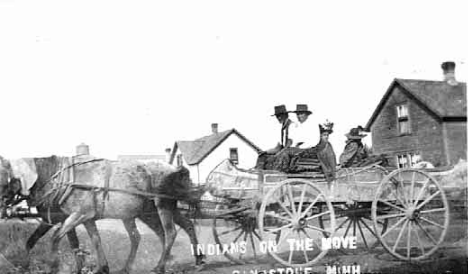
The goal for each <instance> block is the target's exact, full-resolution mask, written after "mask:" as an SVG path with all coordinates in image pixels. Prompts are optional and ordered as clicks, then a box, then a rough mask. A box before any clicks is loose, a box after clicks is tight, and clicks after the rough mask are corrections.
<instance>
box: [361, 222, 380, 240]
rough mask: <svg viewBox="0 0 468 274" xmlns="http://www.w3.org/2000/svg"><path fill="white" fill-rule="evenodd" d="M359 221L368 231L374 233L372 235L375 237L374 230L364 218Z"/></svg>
mask: <svg viewBox="0 0 468 274" xmlns="http://www.w3.org/2000/svg"><path fill="white" fill-rule="evenodd" d="M361 223H362V224H363V225H364V226H365V227H366V228H367V230H369V232H370V233H372V234H373V235H374V237H376V238H377V235H376V234H375V232H374V230H373V229H371V228H370V227H369V226H368V225H367V224H366V222H365V221H364V220H361ZM362 238H364V236H362Z"/></svg>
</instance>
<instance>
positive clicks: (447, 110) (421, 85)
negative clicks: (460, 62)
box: [366, 78, 466, 130]
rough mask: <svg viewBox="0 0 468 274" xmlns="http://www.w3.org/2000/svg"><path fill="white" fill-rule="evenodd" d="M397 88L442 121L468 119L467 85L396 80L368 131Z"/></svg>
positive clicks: (380, 104)
mask: <svg viewBox="0 0 468 274" xmlns="http://www.w3.org/2000/svg"><path fill="white" fill-rule="evenodd" d="M395 86H400V87H401V88H402V90H403V92H404V93H406V94H407V95H408V96H409V97H411V98H412V99H414V100H415V101H416V102H417V103H419V104H420V105H421V106H422V107H424V108H425V109H427V110H428V111H429V112H430V113H431V114H433V115H434V116H436V117H437V118H439V119H441V120H442V119H444V118H465V119H466V83H463V82H458V84H457V85H454V86H453V85H449V84H448V83H447V82H446V81H428V80H413V79H399V78H395V79H394V80H393V81H392V83H391V84H390V86H389V88H388V89H387V92H386V93H385V95H384V96H383V98H382V99H381V100H380V103H379V104H378V105H377V108H376V109H375V110H374V113H373V114H372V116H371V118H370V119H369V121H368V122H367V124H366V129H368V130H369V129H370V127H371V126H372V124H373V123H374V121H375V119H376V118H377V116H378V114H379V113H380V111H381V110H382V108H383V106H384V105H385V103H386V102H387V100H388V98H389V97H390V95H391V93H392V92H393V90H394V88H395Z"/></svg>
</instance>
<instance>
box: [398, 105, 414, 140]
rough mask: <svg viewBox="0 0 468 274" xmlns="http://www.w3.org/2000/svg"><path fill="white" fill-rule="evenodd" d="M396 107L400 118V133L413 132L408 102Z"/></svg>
mask: <svg viewBox="0 0 468 274" xmlns="http://www.w3.org/2000/svg"><path fill="white" fill-rule="evenodd" d="M396 108H397V119H398V133H399V134H400V135H403V134H409V133H411V131H410V122H409V115H408V104H403V105H398V106H397V107H396Z"/></svg>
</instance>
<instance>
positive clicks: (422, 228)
mask: <svg viewBox="0 0 468 274" xmlns="http://www.w3.org/2000/svg"><path fill="white" fill-rule="evenodd" d="M416 225H417V226H419V228H420V229H421V230H422V231H423V232H424V235H426V237H427V238H429V239H430V240H431V241H432V243H433V244H435V245H436V244H437V241H436V240H435V239H434V237H432V235H431V234H430V233H429V232H427V230H426V229H425V228H424V227H423V226H422V225H421V224H420V223H419V222H418V221H416Z"/></svg>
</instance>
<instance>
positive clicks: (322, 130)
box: [319, 120, 333, 135]
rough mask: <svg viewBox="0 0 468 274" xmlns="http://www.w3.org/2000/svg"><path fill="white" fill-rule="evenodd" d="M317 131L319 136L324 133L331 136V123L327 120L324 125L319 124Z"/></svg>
mask: <svg viewBox="0 0 468 274" xmlns="http://www.w3.org/2000/svg"><path fill="white" fill-rule="evenodd" d="M319 130H320V135H322V133H325V132H328V134H332V133H333V123H331V122H330V121H328V120H327V121H326V122H325V123H324V124H319Z"/></svg>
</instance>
